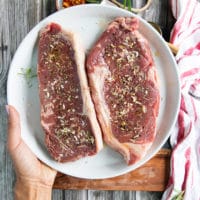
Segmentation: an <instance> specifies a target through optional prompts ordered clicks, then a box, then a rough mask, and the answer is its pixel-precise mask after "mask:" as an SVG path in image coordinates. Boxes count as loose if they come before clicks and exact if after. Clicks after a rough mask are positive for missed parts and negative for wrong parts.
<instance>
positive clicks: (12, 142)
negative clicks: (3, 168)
mask: <svg viewBox="0 0 200 200" xmlns="http://www.w3.org/2000/svg"><path fill="white" fill-rule="evenodd" d="M6 110H7V113H8V140H7V147H8V150H9V152H10V153H11V154H12V152H13V151H14V149H16V148H17V146H18V145H19V144H20V142H21V128H20V118H19V113H18V112H17V111H16V109H15V108H14V107H13V106H10V105H6Z"/></svg>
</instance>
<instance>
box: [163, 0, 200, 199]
mask: <svg viewBox="0 0 200 200" xmlns="http://www.w3.org/2000/svg"><path fill="white" fill-rule="evenodd" d="M171 5H172V12H173V15H174V17H175V18H176V19H177V21H176V23H175V25H174V28H173V30H172V32H171V43H173V44H174V45H176V46H178V47H179V52H178V54H177V56H176V61H177V64H178V70H179V72H180V78H181V106H180V111H179V115H178V119H177V123H176V126H175V127H174V130H173V131H172V133H171V138H170V142H171V145H172V147H173V152H172V156H171V171H170V178H169V183H168V186H167V188H166V191H165V192H164V194H163V197H162V200H172V199H176V198H175V197H177V195H178V194H180V193H181V192H184V195H183V196H184V197H183V199H184V200H200V2H199V1H197V0H171Z"/></svg>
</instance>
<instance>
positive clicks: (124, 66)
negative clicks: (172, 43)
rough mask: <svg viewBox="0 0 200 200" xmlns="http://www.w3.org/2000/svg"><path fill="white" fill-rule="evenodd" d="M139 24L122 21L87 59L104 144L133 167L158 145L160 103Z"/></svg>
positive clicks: (114, 25) (153, 70)
mask: <svg viewBox="0 0 200 200" xmlns="http://www.w3.org/2000/svg"><path fill="white" fill-rule="evenodd" d="M138 26H139V22H138V20H137V19H136V18H125V17H123V18H122V17H121V18H117V19H116V20H114V21H113V22H112V23H110V25H109V26H108V28H107V30H106V31H105V32H104V33H103V34H102V36H101V37H100V38H99V40H98V41H97V43H96V44H95V46H94V47H93V48H92V50H91V51H90V53H89V55H88V58H87V70H88V74H89V79H90V86H91V88H92V96H93V100H94V103H95V106H96V109H97V115H98V118H99V121H100V124H101V127H102V130H103V135H104V140H105V141H106V143H107V144H108V145H110V146H111V147H112V148H114V149H116V150H118V151H119V152H120V153H122V154H123V155H124V157H125V159H126V161H127V163H128V164H133V163H135V162H136V161H138V160H139V159H141V158H142V157H143V156H144V154H145V153H146V151H147V149H148V148H149V147H150V145H151V144H152V142H153V140H154V138H155V133H156V118H157V115H158V109H159V101H160V96H159V90H158V83H157V74H156V70H155V66H154V61H153V59H152V55H151V51H150V48H149V45H148V42H147V40H146V39H145V38H144V37H143V36H142V35H141V34H140V33H139V32H138V30H137V29H138ZM97 80H98V82H97Z"/></svg>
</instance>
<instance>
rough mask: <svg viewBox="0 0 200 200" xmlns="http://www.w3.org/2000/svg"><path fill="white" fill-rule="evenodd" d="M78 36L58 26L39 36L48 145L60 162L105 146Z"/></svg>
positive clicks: (44, 122) (91, 153) (43, 105)
mask: <svg viewBox="0 0 200 200" xmlns="http://www.w3.org/2000/svg"><path fill="white" fill-rule="evenodd" d="M84 62H85V55H84V51H83V49H82V47H81V46H80V42H79V40H78V38H77V36H76V35H75V34H73V33H70V32H66V31H64V30H62V28H61V27H60V26H59V25H58V24H55V23H51V24H49V25H47V26H46V27H45V28H43V29H42V30H41V31H40V34H39V52H38V79H39V95H40V103H41V124H42V127H43V129H44V131H45V144H46V146H47V149H48V151H49V153H50V154H51V156H52V157H53V158H54V159H55V160H57V161H59V162H67V161H74V160H77V159H79V158H81V157H85V156H88V155H89V156H90V155H94V154H96V153H97V152H98V151H99V150H100V149H101V148H102V147H103V142H102V135H101V129H100V127H99V124H98V122H97V117H96V113H95V109H94V105H93V102H92V99H91V96H90V92H89V88H88V82H87V76H86V73H85V67H84Z"/></svg>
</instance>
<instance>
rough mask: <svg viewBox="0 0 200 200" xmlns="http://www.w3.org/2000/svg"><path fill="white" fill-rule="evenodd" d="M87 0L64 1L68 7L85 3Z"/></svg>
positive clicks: (64, 5) (64, 4)
mask: <svg viewBox="0 0 200 200" xmlns="http://www.w3.org/2000/svg"><path fill="white" fill-rule="evenodd" d="M84 3H85V0H64V1H63V7H65V8H67V7H70V6H75V5H79V4H84Z"/></svg>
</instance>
